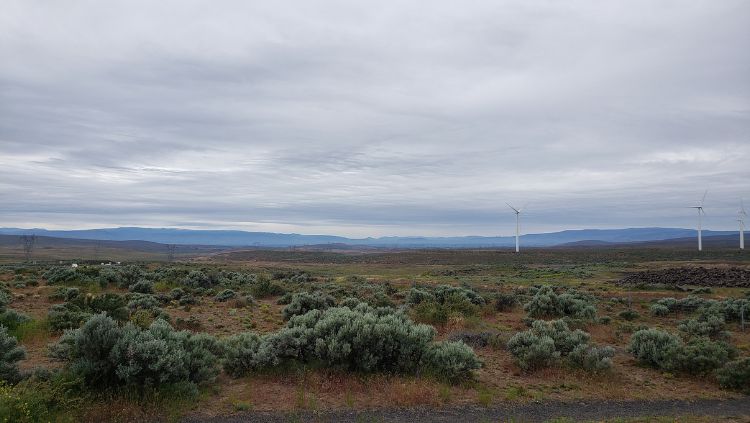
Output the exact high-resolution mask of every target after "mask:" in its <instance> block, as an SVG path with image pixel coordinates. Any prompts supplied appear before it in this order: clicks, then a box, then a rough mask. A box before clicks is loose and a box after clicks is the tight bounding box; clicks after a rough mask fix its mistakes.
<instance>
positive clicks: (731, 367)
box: [716, 357, 750, 394]
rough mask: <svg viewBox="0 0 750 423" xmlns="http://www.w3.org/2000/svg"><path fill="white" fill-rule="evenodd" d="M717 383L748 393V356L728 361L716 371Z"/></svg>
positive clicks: (749, 382)
mask: <svg viewBox="0 0 750 423" xmlns="http://www.w3.org/2000/svg"><path fill="white" fill-rule="evenodd" d="M716 378H717V379H718V381H719V385H721V387H722V388H725V389H734V390H737V391H741V392H744V393H746V394H750V357H745V358H742V359H740V360H735V361H730V362H729V363H726V364H725V365H724V366H723V367H722V368H720V369H719V370H717V371H716Z"/></svg>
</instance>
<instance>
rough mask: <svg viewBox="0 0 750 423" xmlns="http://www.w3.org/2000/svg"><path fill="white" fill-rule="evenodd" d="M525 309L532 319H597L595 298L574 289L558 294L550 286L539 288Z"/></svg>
mask: <svg viewBox="0 0 750 423" xmlns="http://www.w3.org/2000/svg"><path fill="white" fill-rule="evenodd" d="M523 308H524V310H525V311H526V312H527V313H528V314H529V316H531V317H563V316H570V317H573V318H576V319H587V320H593V319H594V318H596V307H595V306H594V304H593V297H591V296H590V295H585V294H582V293H580V292H578V291H576V290H573V289H570V290H568V291H566V292H563V293H562V294H557V293H556V292H555V290H554V289H553V288H552V287H551V286H549V285H544V286H541V287H539V288H538V289H537V290H536V292H535V293H534V296H533V297H532V298H531V301H529V302H528V303H526V304H525V305H524V306H523Z"/></svg>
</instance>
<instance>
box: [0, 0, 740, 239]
mask: <svg viewBox="0 0 750 423" xmlns="http://www.w3.org/2000/svg"><path fill="white" fill-rule="evenodd" d="M749 41H750V2H748V1H746V0H738V1H732V0H721V1H717V0H707V1H683V0H675V1H655V0H648V1H633V0H627V1H625V0H623V1H598V0H589V1H564V2H561V1H529V0H518V1H497V0H492V1H470V0H468V1H467V0H463V1H435V0H429V1H377V2H354V1H350V0H345V1H341V2H328V1H309V0H307V1H257V2H253V1H244V0H243V1H216V0H210V1H208V0H207V1H185V0H175V1H163V0H160V1H158V2H155V1H151V0H147V1H133V0H128V1H122V2H117V1H110V0H108V1H31V0H17V1H15V0H3V2H2V12H0V227H2V226H6V227H46V228H92V227H102V226H151V227H184V228H210V229H218V228H226V229H245V230H263V231H279V232H299V233H308V234H312V233H326V234H336V235H349V236H380V235H468V234H472V235H501V234H502V235H507V234H510V233H512V231H513V230H514V224H515V222H514V216H513V213H512V212H511V211H510V209H508V208H507V206H506V205H505V202H506V201H507V202H510V203H512V204H514V205H517V206H521V205H523V204H524V203H528V208H527V213H525V215H524V216H523V220H522V222H523V232H541V231H553V230H562V229H575V228H615V227H639V226H670V227H675V226H677V227H693V226H694V225H695V224H696V220H697V218H696V216H695V215H694V214H695V213H694V210H691V209H688V208H686V207H687V206H691V205H694V204H695V203H698V202H699V201H700V198H701V196H702V195H703V192H704V190H705V189H706V188H708V189H709V192H708V196H707V198H706V212H707V219H706V225H707V226H708V227H709V228H711V229H734V228H736V227H737V222H736V213H737V209H738V207H739V201H740V197H741V196H744V197H745V198H746V200H747V202H748V204H749V205H750V42H749Z"/></svg>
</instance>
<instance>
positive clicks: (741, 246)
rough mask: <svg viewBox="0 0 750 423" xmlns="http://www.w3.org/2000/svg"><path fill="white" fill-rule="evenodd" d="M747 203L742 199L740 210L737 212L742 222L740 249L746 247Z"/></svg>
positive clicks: (739, 220)
mask: <svg viewBox="0 0 750 423" xmlns="http://www.w3.org/2000/svg"><path fill="white" fill-rule="evenodd" d="M746 216H747V213H745V203H744V202H743V201H742V199H740V211H738V212H737V221H738V222H740V250H744V249H745V217H746Z"/></svg>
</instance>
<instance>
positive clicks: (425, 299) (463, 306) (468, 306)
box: [407, 285, 485, 325]
mask: <svg viewBox="0 0 750 423" xmlns="http://www.w3.org/2000/svg"><path fill="white" fill-rule="evenodd" d="M407 302H408V303H409V304H412V305H413V313H414V316H415V318H416V319H417V320H418V321H420V322H425V323H431V324H436V325H444V324H446V323H447V322H448V318H449V317H450V316H452V315H460V316H473V315H475V314H477V312H478V311H479V306H480V305H482V304H485V299H484V298H483V297H482V296H480V295H479V294H477V293H476V292H475V291H473V290H472V289H470V288H468V287H457V286H450V285H439V286H437V287H436V288H435V289H434V290H433V291H432V292H430V291H427V290H425V289H419V288H412V289H411V290H410V291H409V293H408V294H407Z"/></svg>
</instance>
